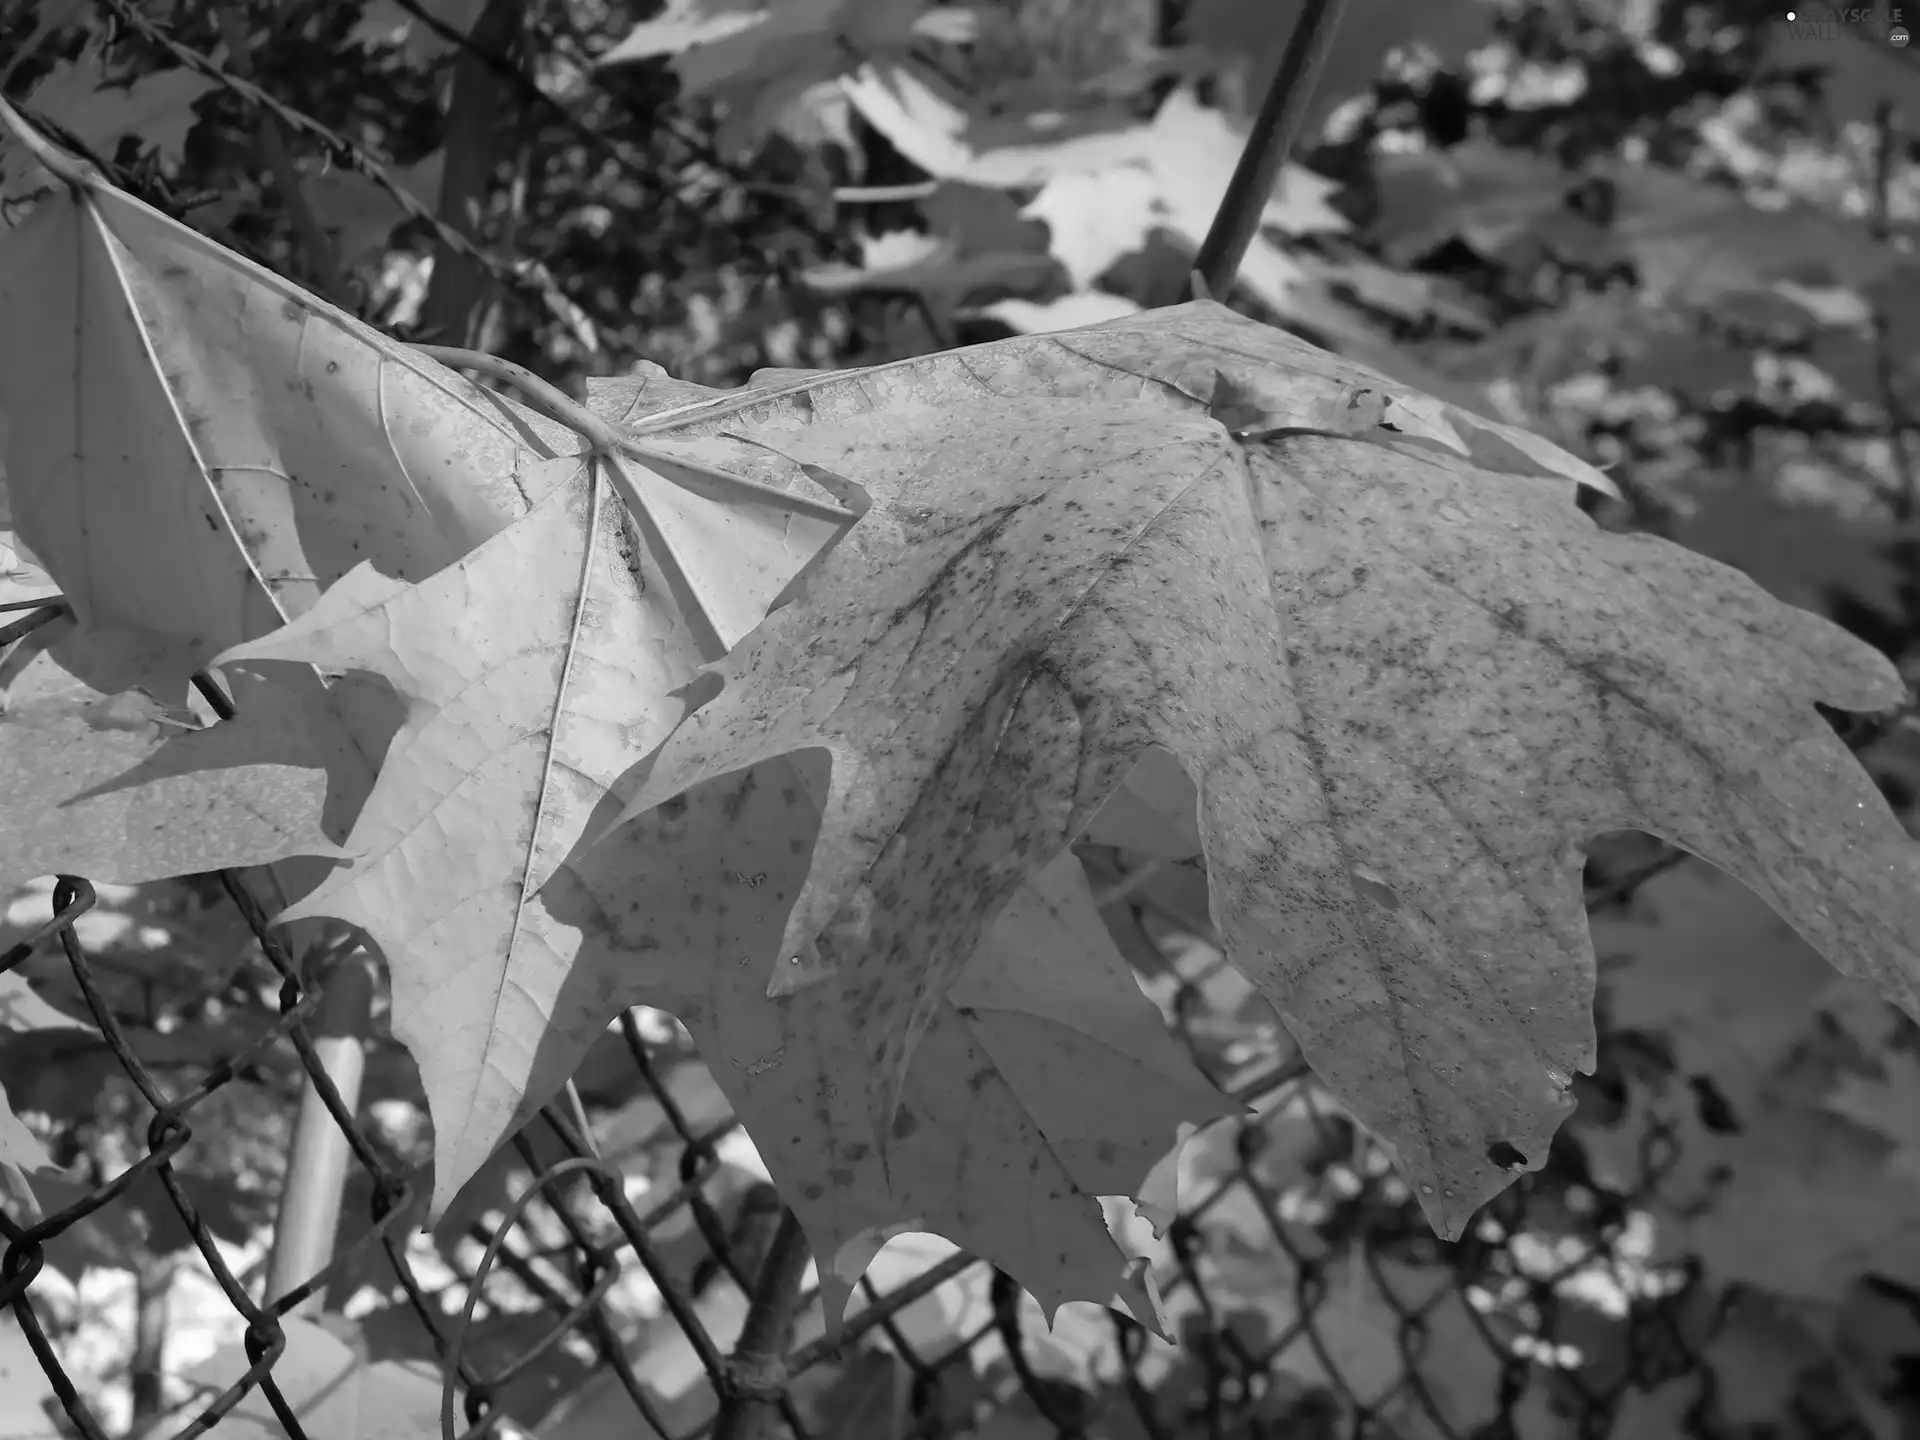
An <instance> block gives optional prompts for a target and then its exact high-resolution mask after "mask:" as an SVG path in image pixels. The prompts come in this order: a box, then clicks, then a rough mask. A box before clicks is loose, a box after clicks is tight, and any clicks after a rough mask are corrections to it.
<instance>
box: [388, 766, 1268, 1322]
mask: <svg viewBox="0 0 1920 1440" xmlns="http://www.w3.org/2000/svg"><path fill="white" fill-rule="evenodd" d="M822 759H823V757H822V756H820V755H819V754H818V753H817V752H816V753H813V754H809V755H803V756H798V757H794V759H793V763H792V768H791V769H790V770H789V769H786V768H784V766H785V765H786V763H787V762H785V761H776V762H772V763H771V764H770V765H763V766H757V767H755V768H753V769H751V770H748V771H746V772H744V773H743V774H742V775H739V776H733V777H729V778H728V779H726V780H724V781H720V782H716V783H713V784H707V785H701V786H697V787H695V788H694V789H692V790H691V791H689V792H688V793H687V794H686V795H685V796H683V797H682V800H683V801H684V802H685V803H684V804H683V803H682V801H681V800H676V801H674V802H672V803H670V804H668V805H664V806H662V807H660V808H659V809H655V810H650V811H648V812H647V813H645V814H643V815H641V816H640V817H639V818H638V819H637V820H635V821H633V822H632V823H631V824H628V825H624V826H622V827H620V828H619V829H618V830H617V831H616V832H615V833H614V834H612V835H611V836H609V837H608V838H607V839H606V840H604V841H602V842H601V843H600V844H599V845H597V846H595V847H593V848H591V849H588V850H586V851H585V852H584V853H583V854H581V855H578V856H576V857H574V858H573V860H572V861H571V862H570V863H569V865H568V866H566V867H565V868H563V869H562V870H561V871H559V872H558V873H557V874H556V875H555V876H554V878H553V880H552V881H551V882H549V884H548V885H547V887H546V888H545V889H544V890H543V891H542V893H541V895H540V897H539V905H538V907H537V911H538V914H539V916H540V918H541V920H542V922H543V923H547V924H554V923H558V924H561V925H565V926H568V927H570V928H572V929H574V930H577V931H578V933H579V934H581V935H582V936H583V937H585V941H586V943H585V945H584V946H583V948H582V950H581V956H580V959H578V960H577V961H576V962H575V964H574V968H573V971H572V973H571V975H570V976H569V977H568V979H567V981H566V984H565V986H564V987H563V989H562V991H561V994H562V996H563V997H565V996H567V995H568V994H569V992H571V993H574V994H580V995H584V996H588V997H591V1003H592V1004H593V1006H594V1007H595V1008H594V1009H593V1011H592V1012H591V1013H592V1015H593V1016H594V1017H595V1023H594V1024H591V1025H586V1026H581V1025H580V1024H579V1023H578V1020H574V1021H573V1022H572V1023H571V1024H565V1023H562V1017H560V1016H558V1015H556V1017H555V1019H554V1021H553V1022H552V1024H551V1028H550V1029H549V1030H548V1031H547V1032H546V1034H545V1035H544V1036H543V1037H542V1042H541V1043H542V1045H543V1046H545V1047H549V1048H551V1049H554V1050H558V1051H559V1052H560V1053H561V1056H563V1057H564V1061H563V1063H564V1062H565V1061H571V1060H572V1059H575V1058H577V1054H576V1052H575V1051H574V1050H573V1049H572V1048H571V1047H569V1046H567V1044H566V1040H565V1036H566V1034H567V1032H568V1031H569V1029H572V1030H573V1032H574V1033H575V1034H577V1035H578V1036H579V1037H580V1038H579V1040H578V1044H579V1046H580V1047H581V1048H584V1045H585V1044H586V1043H587V1042H588V1041H590V1040H591V1039H592V1036H593V1034H594V1033H596V1032H597V1028H598V1025H599V1024H603V1023H604V1020H605V1015H606V1014H607V1013H608V1012H609V1008H610V1007H612V1008H617V1007H618V1006H619V1005H621V1004H628V1003H642V1004H650V1005H655V1006H659V1007H661V1008H664V1009H668V1010H671V1011H672V1012H673V1013H674V1015H675V1016H677V1017H678V1018H679V1019H680V1021H681V1023H683V1024H684V1025H685V1026H686V1027H687V1029H688V1031H689V1032H690V1033H691V1034H692V1035H693V1038H694V1041H695V1043H696V1045H697V1046H698V1047H699V1049H700V1051H701V1052H702V1054H704V1055H706V1056H708V1057H709V1060H710V1064H711V1067H712V1071H713V1077H714V1080H715V1081H716V1082H717V1083H718V1084H719V1086H720V1088H721V1090H722V1092H723V1093H724V1094H725V1095H726V1096H727V1098H728V1100H729V1101H730V1102H731V1104H732V1105H733V1108H734V1111H735V1113H736V1114H737V1115H739V1117H740V1119H741V1120H742V1122H743V1123H744V1124H745V1126H746V1128H747V1132H748V1134H749V1135H750V1136H751V1137H752V1139H753V1142H754V1145H755V1148H756V1149H757V1150H758V1152H759V1154H760V1156H761V1158H762V1160H763V1161H764V1162H765V1164H766V1166H767V1170H768V1172H769V1174H770V1175H771V1176H772V1177H773V1179H774V1181H775V1183H776V1184H777V1185H778V1186H779V1188H780V1193H781V1195H782V1197H783V1198H785V1199H786V1200H787V1202H788V1203H789V1204H790V1205H791V1206H792V1207H793V1210H794V1213H795V1215H796V1216H797V1217H798V1218H799V1219H800V1221H801V1224H802V1226H803V1228H804V1229H805V1232H806V1235H807V1238H808V1241H809V1243H810V1244H811V1246H812V1248H813V1251H814V1254H815V1255H816V1257H818V1260H819V1266H820V1283H821V1293H822V1303H823V1305H824V1307H825V1313H826V1317H827V1322H828V1324H829V1326H830V1327H831V1328H833V1329H836V1330H837V1328H838V1326H839V1324H840V1319H841V1315H842V1311H843V1309H844V1306H845V1302H846V1300H847V1298H848V1296H849V1295H850V1294H851V1293H852V1287H853V1284H854V1282H855V1281H856V1280H857V1279H858V1278H859V1276H860V1274H861V1273H862V1271H864V1270H865V1269H866V1267H867V1264H868V1262H869V1261H871V1260H872V1258H873V1256H874V1255H875V1254H876V1253H877V1252H878V1251H879V1250H880V1248H881V1246H882V1245H883V1244H885V1243H886V1241H887V1240H888V1239H890V1238H891V1237H892V1236H894V1235H897V1234H901V1233H904V1232H908V1231H919V1230H932V1231H935V1232H937V1233H939V1234H941V1235H944V1236H947V1237H948V1238H949V1239H951V1240H953V1241H954V1242H955V1243H957V1244H960V1245H962V1246H963V1247H965V1248H966V1249H968V1250H970V1251H972V1252H973V1253H976V1254H979V1255H982V1256H985V1257H987V1258H989V1259H991V1260H992V1261H993V1262H994V1263H995V1264H998V1265H1000V1266H1001V1267H1002V1268H1004V1269H1005V1270H1007V1271H1008V1273H1010V1274H1012V1275H1014V1276H1016V1277H1017V1278H1018V1279H1019V1280H1020V1282H1021V1284H1022V1285H1023V1286H1025V1287H1026V1288H1027V1289H1028V1290H1030V1291H1032V1293H1033V1294H1034V1295H1035V1297H1036V1298H1037V1299H1038V1300H1040V1302H1041V1303H1042V1305H1043V1306H1044V1307H1045V1308H1046V1310H1047V1311H1048V1313H1049V1314H1051V1313H1053V1311H1054V1310H1055V1309H1056V1308H1057V1307H1058V1305H1059V1304H1060V1303H1062V1302H1063V1301H1065V1300H1069V1299H1090V1300H1095V1301H1098V1302H1101V1303H1107V1302H1108V1301H1109V1300H1110V1298H1111V1297H1112V1296H1113V1295H1114V1294H1116V1293H1119V1294H1120V1295H1121V1296H1122V1297H1123V1298H1124V1299H1125V1300H1126V1303H1127V1305H1128V1308H1129V1309H1130V1310H1131V1311H1132V1312H1133V1314H1134V1315H1135V1316H1136V1318H1138V1319H1140V1320H1141V1321H1142V1323H1144V1324H1147V1325H1149V1326H1150V1327H1156V1328H1157V1326H1158V1319H1157V1315H1156V1304H1155V1301H1154V1299H1153V1297H1152V1293H1151V1291H1150V1290H1149V1289H1147V1288H1146V1285H1147V1282H1146V1279H1145V1277H1144V1276H1143V1275H1140V1274H1137V1273H1134V1272H1133V1271H1132V1269H1131V1268H1130V1267H1129V1266H1128V1264H1127V1261H1126V1257H1125V1255H1124V1253H1123V1252H1122V1251H1121V1250H1120V1249H1119V1248H1118V1247H1117V1246H1116V1245H1115V1243H1114V1241H1113V1239H1112V1237H1111V1236H1110V1235H1109V1234H1108V1232H1107V1230H1106V1227H1105V1224H1104V1222H1103V1220H1102V1217H1101V1211H1100V1207H1099V1205H1098V1203H1097V1200H1096V1198H1095V1197H1097V1196H1100V1195H1125V1194H1133V1193H1136V1192H1138V1191H1139V1190H1140V1189H1141V1188H1142V1185H1143V1182H1144V1180H1145V1178H1146V1176H1147V1173H1148V1171H1149V1170H1150V1169H1151V1168H1152V1166H1153V1164H1154V1163H1155V1162H1156V1161H1157V1160H1158V1159H1159V1158H1160V1156H1161V1155H1162V1154H1164V1153H1165V1152H1166V1151H1167V1150H1169V1149H1171V1148H1172V1147H1173V1146H1174V1145H1175V1144H1176V1143H1177V1141H1178V1139H1179V1138H1180V1136H1181V1134H1182V1130H1181V1126H1182V1124H1183V1123H1184V1124H1196V1123H1204V1122H1205V1121H1207V1120H1210V1119H1212V1118H1214V1117H1216V1116H1218V1115H1221V1114H1223V1113H1228V1112H1229V1111H1230V1110H1231V1109H1232V1108H1233V1107H1232V1106H1230V1105H1228V1104H1227V1103H1226V1102H1225V1101H1224V1100H1223V1099H1222V1097H1221V1096H1220V1095H1219V1094H1218V1093H1216V1092H1215V1091H1213V1089H1212V1088H1211V1087H1210V1086H1208V1085H1207V1084H1206V1083H1205V1082H1204V1081H1202V1080H1201V1079H1200V1077H1199V1076H1198V1075H1197V1073H1195V1072H1194V1071H1193V1070H1192V1068H1191V1067H1190V1065H1189V1064H1188V1063H1187V1061H1186V1059H1185V1057H1184V1056H1183V1055H1182V1054H1180V1053H1179V1051H1178V1049H1177V1047H1176V1046H1175V1044H1174V1042H1173V1040H1172V1039H1171V1037H1170V1036H1169V1035H1168V1033H1167V1031H1166V1029H1165V1027H1164V1025H1163V1024H1162V1022H1161V1018H1160V1016H1159V1014H1158V1012H1157V1010H1156V1009H1155V1007H1154V1006H1153V1005H1152V1004H1151V1002H1149V1001H1148V1000H1147V999H1146V997H1145V996H1144V995H1143V994H1142V993H1141V991H1140V989H1139V987H1138V985H1136V984H1135V983H1134V980H1133V978H1132V974H1131V972H1130V971H1129V970H1128V968H1127V966H1126V962H1125V961H1124V960H1122V959H1121V958H1120V956H1119V954H1118V952H1117V951H1115V950H1114V948H1113V942H1112V940H1111V938H1110V937H1109V936H1108V935H1107V933H1106V930H1105V927H1104V925H1103V924H1102V923H1101V921H1100V919H1099V916H1098V913H1097V911H1096V910H1095V909H1094V906H1093V901H1092V897H1091V895H1090V893H1088V891H1087V888H1086V880H1085V876H1084V875H1083V874H1082V873H1081V871H1080V867H1079V863H1078V862H1077V861H1076V860H1074V859H1073V857H1072V856H1061V857H1059V858H1058V860H1056V862H1055V863H1054V864H1053V865H1052V866H1050V867H1048V868H1047V869H1046V870H1044V871H1042V872H1041V873H1040V874H1038V875H1037V876H1035V877H1034V878H1033V882H1032V883H1031V884H1030V885H1027V886H1024V887H1023V888H1022V889H1021V890H1020V891H1019V892H1018V893H1017V894H1016V895H1015V896H1014V897H1013V899H1012V900H1011V902H1010V903H1009V904H1008V905H1007V906H1006V908H1005V912H1004V913H1003V914H1002V915H1001V916H1000V917H999V919H998V921H997V922H996V923H995V924H994V925H993V926H992V927H991V928H990V929H989V930H988V931H987V933H986V935H985V936H984V937H982V938H981V939H980V943H979V944H978V946H977V947H976V950H975V952H974V954H973V955H972V957H971V963H970V964H969V965H968V966H967V967H965V972H964V974H963V975H962V977H961V979H960V981H959V983H958V984H957V985H956V986H955V987H954V989H953V991H952V992H951V993H950V994H949V995H948V996H946V997H945V999H944V1002H943V1003H942V1005H940V1006H939V1007H938V1008H937V1011H936V1013H935V1015H934V1017H933V1019H932V1021H931V1023H930V1025H929V1027H928V1031H927V1039H926V1040H925V1042H924V1044H923V1045H922V1047H921V1048H920V1050H919V1051H918V1052H917V1054H916V1057H915V1060H914V1065H913V1069H912V1072H911V1074H910V1076H909V1077H908V1079H907V1082H906V1085H905V1087H904V1089H903V1092H902V1097H901V1105H900V1108H899V1110H898V1111H897V1113H896V1114H895V1116H894V1118H893V1121H892V1131H891V1136H890V1143H889V1145H888V1146H887V1147H885V1148H884V1153H885V1155H886V1164H885V1165H884V1166H883V1163H882V1156H883V1147H880V1146H877V1145H875V1144H874V1143H873V1135H872V1132H871V1129H870V1126H869V1124H868V1117H867V1113H866V1110H865V1102H864V1094H863V1087H862V1085H861V1083H860V1075H861V1070H862V1067H863V1066H864V1064H865V1054H866V1049H867V1041H866V1040H865V1038H864V1037H863V1036H862V1034H861V1029H860V1024H859V1021H858V1017H857V1016H855V1015H854V1014H852V1013H851V1012H849V1011H848V1010H846V1009H845V1008H844V1007H843V1006H841V1005H840V1003H839V997H838V995H837V994H836V993H835V992H834V991H833V990H832V989H831V988H822V987H807V988H803V989H801V990H800V991H798V992H797V993H795V994H793V995H791V996H788V997H785V998H778V997H773V996H769V995H768V993H767V988H768V987H767V984H766V970H767V967H766V964H765V957H766V956H767V955H769V954H772V953H774V944H775V942H776V940H777V939H778V937H779V935H780V931H781V923H782V921H783V920H784V918H785V916H786V914H787V911H788V908H789V907H790V905H791V903H792V900H793V897H794V896H795V895H796V894H797V893H798V891H799V888H800V885H801V882H802V880H803V879H804V878H805V875H806V871H807V865H808V859H807V856H808V845H807V842H808V840H810V839H811V838H812V834H813V832H814V830H815V829H816V827H817V825H818V820H819V810H818V807H817V804H816V802H815V800H814V798H813V796H814V794H815V793H819V792H822V791H824V784H825V773H824V765H823V764H822V763H821V762H822ZM426 1053H427V1054H428V1055H431V1053H432V1052H431V1050H429V1051H427V1052H426ZM423 1063H430V1062H429V1061H423ZM564 1074H565V1071H564V1070H563V1069H560V1068H559V1066H558V1065H555V1066H554V1067H552V1069H551V1070H549V1071H548V1072H547V1074H546V1075H545V1077H544V1080H545V1083H546V1084H548V1085H557V1084H558V1082H559V1080H560V1079H561V1078H564ZM536 1093H537V1092H536ZM1115 1094H1126V1095H1128V1096H1129V1097H1130V1100H1129V1103H1128V1104H1127V1105H1126V1106H1115V1105H1114V1104H1113V1103H1112V1097H1113V1096H1114V1095H1115ZM436 1181H438V1177H437V1176H436Z"/></svg>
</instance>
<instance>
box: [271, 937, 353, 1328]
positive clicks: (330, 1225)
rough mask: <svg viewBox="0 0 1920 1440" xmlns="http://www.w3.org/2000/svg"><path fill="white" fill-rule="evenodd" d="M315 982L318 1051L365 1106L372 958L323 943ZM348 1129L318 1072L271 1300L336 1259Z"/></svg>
mask: <svg viewBox="0 0 1920 1440" xmlns="http://www.w3.org/2000/svg"><path fill="white" fill-rule="evenodd" d="M307 968H308V969H309V972H310V973H309V975H308V983H310V984H315V985H319V986H320V987H321V995H320V1007H319V1010H318V1012H317V1014H316V1015H315V1018H314V1028H313V1050H314V1054H315V1056H316V1057H317V1058H318V1059H319V1060H320V1062H321V1064H322V1066H323V1067H324V1069H325V1070H326V1073H327V1078H328V1079H330V1080H331V1081H332V1082H333V1086H334V1089H336V1090H337V1091H339V1092H340V1103H341V1104H342V1105H344V1106H345V1107H346V1109H347V1112H348V1113H349V1114H351V1113H353V1112H354V1111H355V1110H357V1109H358V1108H359V1104H360V1082H361V1079H362V1077H363V1076H364V1075H365V1073H366V1065H367V1042H366V1036H367V1028H368V1025H369V1022H370V1020H371V1017H372V1011H373V986H374V975H373V958H372V956H370V955H369V954H368V953H367V951H366V948H365V947H364V946H362V945H360V944H358V943H357V942H355V941H353V940H351V939H349V940H347V941H346V942H345V943H343V944H336V945H334V946H332V947H324V948H318V949H316V950H315V951H314V952H313V953H312V954H311V957H310V960H309V964H308V967H307ZM348 1149H349V1147H348V1144H347V1137H346V1134H345V1133H344V1132H343V1131H342V1130H341V1129H340V1126H339V1125H338V1124H337V1123H335V1121H334V1118H333V1115H332V1113H331V1112H330V1111H329V1110H328V1109H327V1106H326V1102H325V1101H323V1100H322V1099H321V1098H320V1092H319V1091H318V1090H317V1089H315V1088H314V1084H313V1080H312V1077H308V1079H307V1081H306V1083H305V1085H303V1086H302V1087H301V1093H300V1110H299V1113H298V1114H297V1115H296V1116H295V1117H294V1124H293V1140H292V1143H291V1144H290V1145H289V1146H288V1148H287V1169H286V1175H285V1178H284V1179H283V1180H282V1182H281V1186H280V1207H279V1211H278V1214H277V1215H276V1217H275V1220H274V1227H273V1248H272V1250H271V1252H270V1253H269V1256H268V1260H267V1288H266V1303H267V1304H269V1305H271V1304H273V1303H274V1302H275V1301H277V1300H279V1299H280V1298H281V1297H283V1296H285V1295H287V1294H289V1293H291V1292H292V1291H294V1290H297V1289H299V1288H300V1287H301V1286H302V1285H304V1284H306V1283H307V1282H308V1281H309V1280H311V1279H312V1278H313V1277H314V1276H315V1275H317V1274H319V1272H320V1271H322V1270H324V1269H325V1268H326V1267H327V1265H328V1263H329V1262H330V1261H331V1260H332V1259H333V1241H334V1236H335V1235H336V1234H337V1233H338V1231H339V1226H340V1198H341V1192H342V1190H343V1189H344V1187H345V1185H346V1179H347V1154H348ZM324 1296H325V1291H324V1288H322V1289H320V1290H316V1291H315V1292H314V1293H313V1294H311V1295H309V1296H307V1297H306V1298H305V1299H303V1300H302V1301H301V1302H300V1303H299V1304H298V1305H296V1306H294V1307H293V1309H292V1311H291V1312H290V1313H292V1314H296V1315H297V1314H303V1313H306V1312H310V1311H314V1310H318V1309H319V1308H320V1306H321V1305H322V1303H323V1301H324Z"/></svg>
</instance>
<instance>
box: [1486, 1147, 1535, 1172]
mask: <svg viewBox="0 0 1920 1440" xmlns="http://www.w3.org/2000/svg"><path fill="white" fill-rule="evenodd" d="M1487 1159H1489V1160H1491V1161H1492V1162H1493V1163H1494V1164H1496V1165H1498V1166H1499V1167H1500V1168H1501V1169H1502V1170H1524V1169H1526V1168H1527V1157H1526V1156H1525V1155H1523V1154H1522V1153H1521V1152H1520V1147H1519V1146H1517V1145H1515V1144H1514V1143H1513V1142H1512V1141H1510V1140H1496V1141H1494V1142H1493V1143H1492V1144H1491V1145H1489V1146H1487Z"/></svg>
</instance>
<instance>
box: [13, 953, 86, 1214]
mask: <svg viewBox="0 0 1920 1440" xmlns="http://www.w3.org/2000/svg"><path fill="white" fill-rule="evenodd" d="M91 1029H93V1026H92V1025H90V1024H88V1023H87V1022H85V1021H83V1020H75V1019H74V1018H73V1017H72V1016H70V1015H66V1014H64V1013H62V1012H61V1011H59V1010H56V1009H55V1008H54V1007H53V1006H51V1005H49V1004H48V1003H47V1002H46V1001H45V1000H43V999H41V998H40V996H39V995H38V994H36V993H35V992H34V990H33V988H32V987H31V986H30V985H28V984H27V982H26V980H25V978H24V977H22V976H21V975H19V974H17V973H15V972H14V971H11V970H7V971H0V1034H5V1033H7V1032H11V1033H13V1034H23V1033H32V1032H37V1031H44V1030H91ZM52 1165H53V1161H52V1159H51V1158H50V1157H49V1156H48V1155H47V1152H46V1149H45V1147H43V1146H42V1145H41V1144H40V1141H39V1138H38V1137H37V1136H35V1135H34V1133H33V1132H32V1131H31V1130H29V1129H28V1128H27V1127H26V1126H25V1125H24V1124H22V1123H21V1121H20V1119H19V1117H18V1116H16V1115H15V1114H14V1113H13V1111H12V1109H11V1108H9V1106H8V1103H7V1091H6V1087H5V1086H0V1179H5V1180H7V1181H8V1182H10V1183H11V1184H12V1185H14V1186H16V1187H22V1188H24V1187H25V1181H24V1179H23V1178H22V1177H21V1175H20V1172H21V1171H23V1170H46V1169H50V1168H51V1167H52ZM26 1193H28V1194H31V1193H32V1192H31V1190H30V1189H29V1190H27V1191H26Z"/></svg>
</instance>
